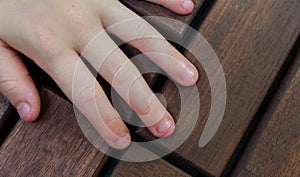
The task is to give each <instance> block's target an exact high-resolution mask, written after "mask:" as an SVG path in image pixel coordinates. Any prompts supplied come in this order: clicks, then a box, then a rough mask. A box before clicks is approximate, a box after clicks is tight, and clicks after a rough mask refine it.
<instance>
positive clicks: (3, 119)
mask: <svg viewBox="0 0 300 177" xmlns="http://www.w3.org/2000/svg"><path fill="white" fill-rule="evenodd" d="M14 115H15V112H14V111H13V106H12V105H11V104H10V102H9V101H8V100H7V99H6V98H5V97H4V96H3V95H2V94H1V93H0V146H1V144H2V143H3V141H4V140H5V138H6V137H7V135H8V134H9V132H10V130H11V129H12V127H13V126H14V124H15V123H16V119H12V116H14ZM17 119H18V118H17Z"/></svg>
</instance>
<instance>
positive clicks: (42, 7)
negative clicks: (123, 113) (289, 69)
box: [0, 0, 198, 149]
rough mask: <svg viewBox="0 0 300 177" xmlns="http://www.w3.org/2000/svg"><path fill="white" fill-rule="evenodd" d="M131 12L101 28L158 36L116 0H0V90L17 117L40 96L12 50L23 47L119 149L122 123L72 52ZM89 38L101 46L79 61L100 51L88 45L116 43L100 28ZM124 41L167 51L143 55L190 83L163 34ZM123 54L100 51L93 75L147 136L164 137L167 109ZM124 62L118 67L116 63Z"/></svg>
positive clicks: (190, 72)
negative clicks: (77, 74) (119, 26)
mask: <svg viewBox="0 0 300 177" xmlns="http://www.w3.org/2000/svg"><path fill="white" fill-rule="evenodd" d="M149 1H151V2H153V3H157V4H160V5H162V6H164V7H166V8H168V9H170V10H172V11H174V12H176V13H178V14H188V13H190V12H191V11H192V9H193V7H194V5H193V3H192V2H191V1H189V0H187V1H186V0H149ZM131 18H138V19H139V20H137V22H136V23H134V24H132V25H130V26H129V25H128V26H124V28H122V29H112V30H111V31H107V32H109V33H111V34H113V35H115V36H118V37H119V38H120V39H122V40H124V41H126V38H127V37H128V36H130V37H135V35H138V36H141V35H142V34H144V33H145V32H147V33H148V34H151V35H152V36H155V37H157V38H160V39H161V38H162V36H161V35H160V34H159V33H158V32H157V31H155V30H154V29H153V28H151V27H150V26H149V25H148V24H147V23H146V22H145V21H143V20H142V19H141V18H139V17H138V16H137V15H136V14H135V13H133V12H132V11H131V10H129V9H127V8H126V7H125V6H123V5H122V4H121V3H120V2H119V1H117V0H84V1H80V0H72V1H71V0H51V1H49V0H26V1H25V0H9V1H4V0H2V1H0V92H1V93H2V94H3V95H4V96H6V97H7V98H8V99H9V100H10V102H11V103H12V105H13V106H14V107H15V108H16V109H17V111H18V113H19V115H20V117H21V118H22V119H23V120H25V121H27V122H32V121H34V120H35V119H36V118H37V117H38V115H39V112H40V97H39V94H38V91H37V89H36V87H35V85H34V82H33V80H32V78H31V76H30V75H29V74H28V70H27V68H26V67H25V65H24V64H23V63H22V61H21V59H20V58H19V56H18V52H20V53H23V54H24V55H26V56H27V57H29V58H30V59H32V60H33V61H34V62H35V63H36V64H37V65H38V66H40V67H41V68H42V69H43V70H45V71H46V72H47V73H48V74H49V75H50V76H51V77H52V78H53V79H54V80H55V82H56V83H57V84H58V85H59V87H60V88H61V89H62V91H63V92H64V93H65V94H66V96H67V97H68V98H69V99H70V100H71V101H72V102H73V104H74V105H75V106H76V107H77V108H78V109H79V110H80V111H81V112H82V113H83V114H84V115H85V117H87V119H88V120H89V121H90V122H91V123H92V124H93V126H94V127H95V129H96V130H97V131H98V133H99V134H100V135H101V136H102V138H103V139H104V140H105V141H106V142H107V143H108V144H109V145H110V146H111V147H113V148H116V149H124V148H126V147H127V146H128V145H129V144H130V141H131V138H130V135H129V131H128V128H127V127H126V125H125V124H124V123H123V121H122V119H121V117H120V115H119V114H118V113H117V112H116V110H115V109H114V108H113V106H112V105H111V104H110V103H109V100H108V99H107V97H106V96H105V93H104V91H103V90H102V88H101V86H100V85H99V84H98V83H96V80H95V78H94V76H93V75H92V74H91V73H90V72H89V70H88V69H87V67H86V66H85V65H84V64H83V63H82V60H81V58H80V55H81V53H82V52H83V50H84V49H85V47H86V45H87V44H88V42H89V41H90V40H91V39H92V38H93V37H94V36H95V35H97V34H99V32H100V31H103V29H108V27H109V26H111V25H114V24H116V23H118V22H120V21H122V20H126V19H131ZM145 24H146V25H145ZM79 34H80V35H79ZM97 42H98V44H99V47H102V48H101V49H99V48H95V49H94V50H93V48H92V50H91V51H90V52H89V51H86V52H87V56H92V57H90V58H87V60H88V61H89V62H90V63H91V64H92V65H93V66H94V67H95V68H97V67H98V64H99V61H101V59H103V56H104V55H105V54H103V55H102V54H97V53H95V52H97V51H99V50H100V51H105V50H106V49H107V50H109V49H113V48H116V47H117V46H116V44H115V43H114V42H113V41H112V39H111V38H110V37H109V35H107V33H102V36H101V41H97ZM129 44H130V45H132V46H133V47H135V48H137V49H139V50H140V51H141V52H153V53H155V52H158V53H164V54H166V56H168V55H169V56H172V57H162V58H160V57H158V56H157V55H149V56H148V57H149V58H150V60H152V61H153V62H154V63H155V64H156V65H157V66H159V67H160V68H161V69H163V70H164V71H165V72H166V73H168V74H169V75H170V76H171V77H172V78H173V79H174V80H175V81H176V82H178V83H179V84H181V85H183V86H190V85H193V84H195V82H196V81H197V79H198V73H197V70H196V68H195V67H194V66H193V65H192V64H191V63H190V62H189V61H188V60H187V59H186V58H185V57H184V56H183V55H182V54H180V53H179V52H178V51H177V50H176V49H175V48H174V47H172V46H171V45H170V44H169V43H168V42H167V41H166V40H163V41H162V40H152V39H139V40H132V41H130V42H129ZM102 49H103V50H102ZM17 51H18V52H17ZM93 51H94V53H93ZM94 56H95V57H94ZM128 61H129V59H128V58H127V57H126V55H124V53H123V52H122V51H121V50H119V49H118V48H117V50H114V51H113V52H112V53H111V54H110V55H109V56H108V57H107V58H106V60H105V62H104V63H103V66H102V67H101V68H100V69H99V74H100V75H101V76H102V77H103V78H104V79H106V80H107V81H108V82H109V83H110V84H111V85H112V86H113V87H114V88H115V89H116V91H118V93H119V94H120V95H121V97H123V98H124V100H125V101H126V102H127V103H128V104H129V106H130V107H131V108H132V109H133V110H134V111H135V112H136V113H137V114H138V115H139V117H140V118H141V120H142V121H143V122H144V123H145V125H146V126H147V127H148V129H149V130H150V132H151V133H152V134H153V135H155V136H157V137H166V136H168V135H170V134H172V133H173V131H174V129H175V123H174V121H173V118H172V116H171V115H170V114H169V113H168V111H167V110H166V109H165V108H164V107H163V105H162V104H161V103H160V102H159V100H158V99H157V98H156V97H154V96H153V95H154V94H153V93H152V91H151V90H150V88H149V86H148V85H147V84H146V82H145V81H144V80H143V79H142V77H138V76H139V75H140V74H139V73H138V71H137V69H136V68H135V66H134V65H133V64H132V63H130V62H128ZM125 64H126V70H121V69H119V68H122V67H121V66H125ZM75 69H77V70H76V71H77V72H80V78H79V79H80V80H81V82H80V84H79V85H76V86H74V85H73V84H74V83H73V77H74V73H75ZM122 72H123V73H122ZM120 73H121V74H120ZM130 78H136V79H135V80H134V82H131V83H127V82H122V81H124V80H125V81H126V80H130ZM73 86H74V87H73ZM74 88H75V89H74ZM122 88H128V89H129V90H130V92H129V93H134V94H133V95H131V94H129V95H126V93H125V92H124V90H122ZM123 92H124V93H123ZM136 95H138V96H136ZM127 97H128V98H127ZM95 101H96V105H95ZM90 105H95V106H90Z"/></svg>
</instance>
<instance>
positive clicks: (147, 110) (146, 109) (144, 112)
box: [135, 105, 151, 116]
mask: <svg viewBox="0 0 300 177" xmlns="http://www.w3.org/2000/svg"><path fill="white" fill-rule="evenodd" d="M135 111H136V113H137V114H138V115H140V116H146V115H148V114H149V113H150V112H151V106H150V105H146V106H144V107H139V108H137V109H136V110H135Z"/></svg>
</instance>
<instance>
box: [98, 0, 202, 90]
mask: <svg viewBox="0 0 300 177" xmlns="http://www.w3.org/2000/svg"><path fill="white" fill-rule="evenodd" d="M114 3H117V4H118V5H115V8H117V10H118V12H119V13H120V14H122V15H120V16H116V15H112V16H105V17H104V18H103V22H104V25H105V27H106V30H107V31H108V32H110V33H113V34H114V35H116V36H118V37H119V38H121V39H122V40H123V41H128V42H127V43H129V44H130V45H132V46H134V47H135V48H137V49H139V50H140V51H141V52H143V54H145V55H146V56H148V57H149V58H150V59H151V60H152V61H153V62H154V63H155V64H157V65H158V66H159V67H161V68H162V69H163V70H164V71H165V72H166V73H167V74H169V75H170V76H171V77H172V78H173V79H174V80H175V81H176V82H178V83H180V84H182V85H184V86H190V85H193V84H195V82H196V81H197V79H198V72H197V70H196V68H195V67H194V66H193V65H192V64H191V63H190V62H189V61H188V60H187V59H186V58H185V57H184V56H183V55H182V54H180V52H178V51H177V50H176V49H175V48H174V47H173V46H172V45H171V44H170V43H168V41H166V40H165V39H164V38H163V37H162V35H160V34H159V33H158V32H157V31H156V30H155V29H154V28H153V27H152V26H151V25H149V24H148V23H147V22H146V21H145V20H143V19H142V18H140V17H138V16H137V15H136V14H135V13H133V12H132V11H130V10H128V9H127V8H126V7H125V6H123V5H122V4H120V3H119V2H114Z"/></svg>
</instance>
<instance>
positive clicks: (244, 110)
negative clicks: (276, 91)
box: [138, 0, 300, 176]
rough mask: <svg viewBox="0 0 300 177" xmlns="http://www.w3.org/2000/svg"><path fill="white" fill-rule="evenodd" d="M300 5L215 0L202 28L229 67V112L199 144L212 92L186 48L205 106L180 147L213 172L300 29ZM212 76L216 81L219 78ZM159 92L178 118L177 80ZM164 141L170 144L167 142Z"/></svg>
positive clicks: (143, 131) (216, 172)
mask: <svg viewBox="0 0 300 177" xmlns="http://www.w3.org/2000/svg"><path fill="white" fill-rule="evenodd" d="M299 11H300V2H299V1H297V0H289V1H284V0H279V1H273V0H266V1H240V0H218V1H217V2H216V4H215V6H214V7H213V9H212V10H211V12H210V13H209V14H208V16H207V18H206V19H205V21H204V22H203V24H202V25H201V27H200V29H199V32H200V33H201V34H202V35H203V36H204V37H205V38H206V39H207V40H208V42H209V43H210V44H211V46H212V47H213V49H214V50H215V51H216V53H217V55H218V57H219V58H220V61H221V63H222V66H223V69H224V72H225V77H226V82H227V104H226V111H225V115H224V118H223V121H222V123H221V126H220V128H219V130H218V131H217V133H216V135H215V136H214V138H213V139H212V141H211V142H210V143H209V144H208V145H207V146H205V147H204V148H199V147H198V142H199V138H200V135H201V133H202V131H203V129H204V125H205V123H206V121H207V117H208V114H209V110H210V103H211V96H210V94H211V92H210V86H209V83H208V79H207V77H206V75H205V72H204V71H203V69H202V68H201V65H200V64H199V63H196V62H195V61H196V60H195V58H194V57H193V56H192V55H191V54H189V53H188V52H186V56H187V58H189V59H190V60H191V61H192V62H195V63H196V65H197V67H198V68H199V70H200V80H199V81H198V83H197V87H198V90H199V92H200V100H201V109H200V112H199V119H198V122H197V124H196V128H195V129H194V130H193V133H192V135H191V136H190V137H189V138H188V139H187V140H186V141H185V143H184V144H183V145H182V146H181V147H180V148H179V149H177V150H176V152H175V153H176V154H177V155H179V156H181V157H182V158H184V159H185V160H186V161H187V162H191V163H193V164H194V165H195V166H196V167H198V168H199V169H201V170H204V171H206V172H208V173H210V174H211V175H214V176H219V175H220V174H221V173H222V171H223V170H224V167H225V165H226V164H227V162H228V160H229V159H230V157H231V155H232V153H233V152H234V150H235V149H236V147H237V145H238V144H239V142H240V140H241V137H242V136H243V134H244V132H245V130H246V129H247V127H248V125H249V123H250V122H251V120H252V118H253V117H254V115H255V113H256V111H257V109H258V107H259V106H260V104H261V103H262V100H263V99H264V97H265V95H266V93H267V92H268V90H269V89H270V86H271V84H272V82H273V81H274V78H275V77H276V75H277V74H278V71H279V70H280V68H281V66H282V64H283V63H284V61H285V59H286V57H287V55H288V54H289V51H290V49H291V47H292V46H293V44H294V42H295V41H296V39H297V37H298V35H299V32H300V21H299V15H297V14H299ZM197 46H198V47H199V41H195V40H193V41H191V43H190V45H189V47H188V49H191V48H193V47H197ZM196 55H197V54H196ZM198 55H199V57H201V55H200V54H198ZM213 79H216V81H218V79H219V78H213ZM219 87H221V85H220V86H219ZM174 90H175V91H174ZM161 92H162V93H163V95H164V96H165V98H166V100H167V103H168V110H169V111H170V112H171V113H172V114H173V116H174V117H175V118H178V113H179V111H180V104H179V103H180V98H179V96H178V93H176V89H175V86H174V84H173V83H172V82H170V81H169V82H167V83H166V85H165V86H164V87H163V89H162V91H161ZM194 97H195V96H194V95H190V96H189V97H188V98H187V99H188V100H191V101H190V106H189V109H188V110H185V111H184V112H183V117H184V118H185V120H186V121H189V120H190V119H191V116H193V114H195V113H196V112H195V110H198V109H199V108H198V107H195V101H194V100H195V98H194ZM176 131H177V133H178V134H179V135H180V134H181V133H183V132H184V131H186V128H185V127H183V128H177V129H176ZM138 133H139V134H140V135H141V136H143V137H146V138H147V139H150V138H151V137H150V136H149V133H148V132H147V130H146V129H139V130H138ZM175 139H176V138H175ZM164 146H165V147H168V144H164Z"/></svg>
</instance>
